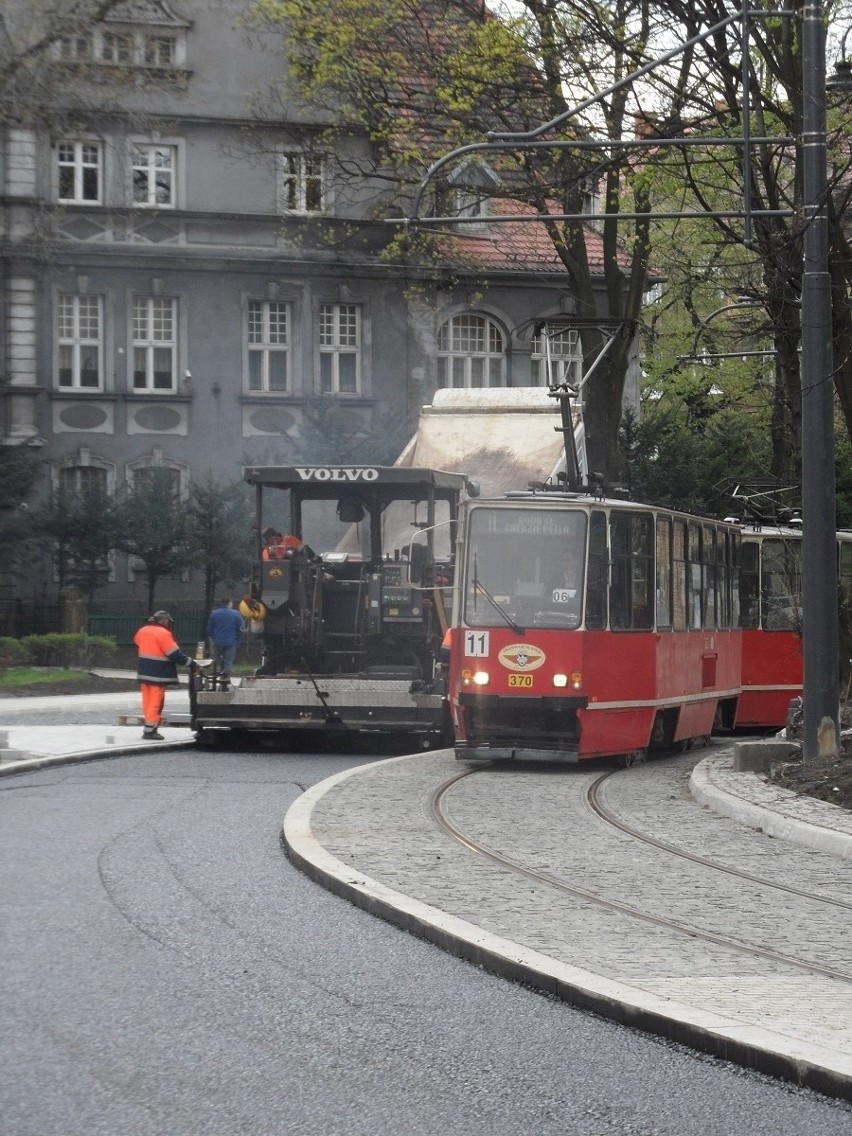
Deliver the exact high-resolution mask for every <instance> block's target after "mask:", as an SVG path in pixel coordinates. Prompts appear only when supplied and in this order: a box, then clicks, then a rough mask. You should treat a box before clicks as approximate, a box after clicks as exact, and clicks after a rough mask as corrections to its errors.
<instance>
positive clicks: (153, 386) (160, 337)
mask: <svg viewBox="0 0 852 1136" xmlns="http://www.w3.org/2000/svg"><path fill="white" fill-rule="evenodd" d="M167 305H168V309H167ZM167 332H168V333H169V334H166V333H167ZM140 333H143V334H140ZM131 339H132V346H131V356H130V389H131V390H132V391H133V392H141V393H144V394H175V393H176V392H177V375H178V301H177V298H176V297H174V296H134V297H133V301H132V310H131ZM158 351H159V352H169V353H170V360H171V361H170V382H169V385H168V386H163V385H161V384H160V385H158V381H157V374H158V372H157V352H158ZM140 363H141V364H143V365H142V366H140V365H139V364H140ZM139 374H143V375H144V381H143V382H138V381H137V375H139Z"/></svg>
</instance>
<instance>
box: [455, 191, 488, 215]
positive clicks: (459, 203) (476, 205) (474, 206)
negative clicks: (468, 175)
mask: <svg viewBox="0 0 852 1136" xmlns="http://www.w3.org/2000/svg"><path fill="white" fill-rule="evenodd" d="M451 204H452V213H453V216H455V217H470V218H471V220H473V221H484V220H485V219H486V218H487V217H489V216H490V214H491V197H490V196H489V195H488V194H487V193H486V192H485V190H482V189H477V188H476V187H475V186H464V185H460V186H456V187H455V188H454V189H453V191H452V203H451Z"/></svg>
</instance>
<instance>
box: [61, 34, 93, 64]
mask: <svg viewBox="0 0 852 1136" xmlns="http://www.w3.org/2000/svg"><path fill="white" fill-rule="evenodd" d="M94 47H95V45H94V37H93V36H92V35H91V34H89V33H88V32H81V33H79V34H77V35H67V36H60V37H59V39H57V40H55V41H54V43H53V55H54V57H55V58H56V59H59V60H61V61H62V62H63V63H82V62H87V63H88V62H91V60H92V59H93V58H94V55H95V51H94Z"/></svg>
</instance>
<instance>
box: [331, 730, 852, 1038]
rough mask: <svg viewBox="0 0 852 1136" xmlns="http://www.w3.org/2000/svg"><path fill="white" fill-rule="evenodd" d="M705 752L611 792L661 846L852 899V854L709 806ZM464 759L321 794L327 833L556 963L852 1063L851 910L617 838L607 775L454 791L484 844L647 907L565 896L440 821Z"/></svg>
mask: <svg viewBox="0 0 852 1136" xmlns="http://www.w3.org/2000/svg"><path fill="white" fill-rule="evenodd" d="M700 756H704V755H703V754H701V755H698V756H696V755H695V754H693V755H687V756H685V757H683V758H680V759H667V760H665V761H662V762H654V763H651V764H649V765H647V766H640V767H637V768H634V769H630V770H626V771H624V772H621V773H618V774H616V775H615V776H614V777H613V778H611V779H610V780H609V781H608V782H607V784H606V785H605V787H604V799H605V803H606V804H607V805H608V806H609V807H610V808H611V809H612V810H613V811H614V812H616V813H617V814H618V815H619V816H621V817H623V818H624V819H625V820H628V821H629V822H630V823H632V824H633V825H634V826H635V827H637V828H640V829H643V830H648V831H649V832H651V833H652V834H653V835H654V836H656V837H657V838H658V839H661V840H665V841H666V842H668V843H671V844H672V845H674V846H676V847H683V848H687V849H688V850H689V851H691V852H694V853H696V854H698V855H703V856H708V857H713V858H716V859H718V860H719V861H720V862H721V863H723V864H725V865H727V866H732V867H739V866H742V867H745V868H746V869H747V870H748V871H749V872H751V873H752V874H753V875H757V876H760V877H765V878H766V879H767V880H768V881H770V882H771V881H778V882H789V883H792V884H793V885H794V886H795V887H797V888H800V889H801V890H807V891H811V890H813V891H815V892H817V893H818V894H822V895H827V896H834V897H836V898H840V899H847V898H848V897H849V896H850V894H852V889H850V886H849V885H850V883H852V865H849V864H848V863H845V862H843V861H841V860H838V859H836V858H833V857H830V856H827V855H825V854H823V853H816V852H811V851H807V850H805V849H802V848H798V847H796V846H794V845H790V844H786V843H782V842H779V841H774V840H771V839H770V838H768V837H766V836H764V835H762V834H760V833H758V832H755V831H753V830H749V829H745V828H743V827H741V826H739V825H738V824H736V823H735V822H733V821H730V820H727V819H725V818H722V817H718V816H715V815H714V814H712V813H710V812H708V811H707V810H706V809H703V808H701V807H699V806H698V805H697V804H695V803H694V802H693V801H692V800H691V798H690V796H689V793H688V788H687V778H688V774H689V770H690V768H691V766H692V765H693V764H694V763H695V761H696V760H699V759H700ZM460 768H461V767H460V766H459V764H458V763H457V762H455V760H454V759H453V757H452V755H451V754H450V753H448V752H446V751H443V752H441V753H436V754H430V755H424V756H422V757H419V758H417V759H403V760H401V761H397V762H387V763H383V764H382V765H381V766H378V767H376V768H373V769H369V770H364V771H361V772H359V773H358V775H357V776H354V777H351V778H349V779H347V780H346V781H344V782H342V783H341V784H340V785H338V786H336V787H335V788H333V789H332V790H331V791H330V792H329V793H328V794H326V796H325V797H324V798H322V800H321V801H320V802H319V803H318V805H317V807H316V808H315V810H314V813H313V829H314V835H315V836H316V838H317V839H318V840H319V841H320V843H321V844H322V845H323V847H324V848H325V849H326V850H327V851H328V852H330V853H331V854H332V855H334V856H336V857H337V858H338V859H339V860H341V861H342V862H344V863H345V864H348V865H351V866H352V868H353V869H354V870H355V871H357V872H359V873H363V874H364V875H366V876H368V877H370V878H372V879H374V880H376V881H378V882H380V883H382V884H384V885H385V886H387V887H390V888H392V889H394V890H396V891H398V892H401V893H403V894H405V895H408V896H411V897H413V898H415V899H418V900H420V901H421V902H423V903H426V904H429V905H430V906H433V907H435V908H437V909H439V910H441V911H444V912H447V913H448V914H451V915H455V916H457V917H459V918H461V919H464V920H466V921H467V922H469V923H472V924H474V925H476V926H478V927H481V928H482V929H484V930H486V931H489V932H491V933H492V934H495V935H499V936H502V937H505V938H506V939H509V940H511V941H513V942H515V943H518V944H520V945H522V946H524V947H527V948H529V949H531V950H535V951H538V952H540V953H542V954H544V955H547V956H549V957H551V958H553V959H555V960H557V961H559V962H562V963H565V964H568V965H571V966H575V967H579V968H581V969H583V970H587V971H590V972H592V973H593V974H596V975H600V976H602V977H605V978H611V979H613V980H616V981H619V982H622V983H626V984H627V985H628V986H632V987H634V988H636V989H640V990H643V991H646V992H648V993H651V994H654V995H657V996H659V997H662V998H665V999H670V1000H672V1001H674V1002H678V1003H683V1004H686V1005H689V1006H693V1007H697V1008H700V1009H702V1010H705V1011H708V1012H712V1013H715V1014H721V1015H724V1016H727V1017H729V1018H732V1019H735V1020H738V1021H741V1022H742V1023H743V1024H745V1025H749V1026H752V1027H757V1028H762V1029H766V1030H770V1031H772V1032H773V1033H776V1034H779V1035H783V1036H785V1037H788V1038H793V1039H795V1040H796V1041H797V1042H808V1043H811V1044H813V1045H817V1046H822V1047H827V1048H828V1049H830V1050H833V1051H835V1052H837V1053H842V1054H846V1055H850V1056H852V1027H850V1024H849V1023H852V911H849V910H845V909H843V908H842V907H837V906H829V905H827V904H824V903H821V902H819V901H818V900H815V899H808V898H805V897H803V896H792V895H790V894H788V893H785V892H783V891H780V890H778V889H776V888H773V887H771V886H770V884H769V883H767V884H763V883H759V882H755V881H752V880H743V879H741V878H737V877H734V876H731V875H729V874H727V873H725V872H719V871H716V870H714V869H713V868H710V867H707V866H704V865H700V864H695V863H692V862H690V861H687V860H683V859H681V858H675V857H673V856H672V855H671V853H669V852H667V851H664V850H661V849H657V848H653V847H649V846H648V845H645V844H643V843H642V842H640V841H638V840H637V839H636V838H634V837H633V836H630V835H626V834H624V833H621V832H618V831H617V830H615V829H613V828H612V827H610V826H609V825H606V824H605V823H604V822H603V821H602V820H601V818H599V817H598V816H596V815H595V814H594V813H593V812H592V810H591V809H590V807H589V805H588V802H587V798H586V794H587V791H588V788H589V786H590V785H591V784H592V782H593V781H594V780H595V779H596V778H597V777H598V776H600V774H601V769H594V770H587V769H586V768H578V767H576V766H573V767H566V768H560V769H553V770H541V769H533V768H530V767H526V768H510V769H505V768H502V769H497V768H488V767H486V768H482V769H478V770H477V771H476V772H475V774H474V775H473V776H471V777H469V778H466V779H465V780H463V781H461V782H460V783H459V784H457V785H456V786H454V787H453V788H452V789H451V790H450V793H449V795H448V798H447V799H446V801H445V813H446V814H447V816H448V818H449V819H450V820H451V821H452V823H453V824H455V825H456V826H457V827H458V828H459V829H460V830H462V831H463V832H464V833H465V834H466V835H467V836H469V837H470V838H471V839H473V840H475V841H477V842H478V843H481V844H483V845H484V846H486V847H487V848H489V849H490V850H493V851H495V852H498V853H503V854H505V855H507V856H509V857H510V858H511V859H513V860H514V861H516V862H520V863H523V864H524V865H525V866H527V867H530V868H537V869H540V870H542V871H544V872H546V873H547V874H548V875H549V876H551V877H553V878H557V879H560V880H564V881H565V882H566V883H568V884H574V885H576V886H578V887H580V888H582V889H583V890H584V891H587V892H591V893H593V894H594V895H596V896H600V897H601V898H602V899H605V900H608V901H612V902H620V903H625V904H627V905H628V906H629V907H630V908H631V909H632V910H634V911H635V912H636V913H637V915H635V916H634V915H630V914H625V913H623V912H619V911H614V910H612V909H610V908H607V907H603V906H600V905H599V904H597V903H595V902H593V901H592V900H591V899H587V898H582V897H579V898H578V897H573V896H570V895H567V894H565V893H564V892H559V891H556V890H555V889H553V888H552V887H549V886H548V885H547V884H539V883H536V882H534V881H532V880H529V879H526V878H524V877H521V876H518V875H517V874H516V873H513V872H511V871H510V870H509V869H507V868H504V867H502V866H499V865H497V864H495V863H493V862H491V861H488V860H486V859H484V858H483V857H481V856H478V855H476V854H475V853H473V852H472V851H470V850H469V849H466V848H464V847H462V846H461V845H459V844H458V843H457V842H456V841H454V840H452V839H451V838H449V837H448V836H447V835H445V834H444V833H442V832H441V831H440V830H439V829H438V828H437V827H436V826H435V825H434V823H433V820H432V818H431V816H430V811H429V798H430V795H431V793H432V792H433V791H434V790H435V789H436V788H437V786H438V785H439V784H440V783H441V782H442V781H444V780H445V779H446V778H448V777H450V776H452V775H453V774H455V773H458V772H459V771H460ZM640 915H646V916H652V917H660V918H662V917H672V918H674V919H676V920H678V921H682V922H684V923H685V924H686V925H687V926H688V927H693V928H696V929H699V930H707V931H711V932H714V933H716V934H720V935H726V936H732V937H738V938H739V937H742V938H743V939H744V940H745V941H747V942H749V943H752V944H755V945H757V946H761V947H766V948H769V949H771V950H774V951H777V952H780V953H782V954H788V955H791V956H795V957H799V958H804V959H807V960H809V961H811V962H813V963H817V964H822V965H826V966H830V967H831V968H832V969H835V970H839V971H841V972H844V973H848V975H849V979H848V981H843V980H838V979H833V978H829V977H823V976H820V975H815V974H808V973H807V972H804V971H802V970H801V969H800V968H799V967H796V966H793V965H791V964H788V963H785V962H783V961H776V960H772V959H766V958H760V957H756V956H753V955H749V954H748V953H745V952H743V951H740V950H737V949H736V948H732V947H728V946H726V945H723V944H717V943H712V942H706V941H703V940H699V939H696V938H695V937H694V936H691V935H689V934H688V933H685V932H682V931H676V930H671V929H667V928H664V927H661V926H659V925H657V924H655V923H653V922H649V921H647V920H646V919H643V918H641V917H640Z"/></svg>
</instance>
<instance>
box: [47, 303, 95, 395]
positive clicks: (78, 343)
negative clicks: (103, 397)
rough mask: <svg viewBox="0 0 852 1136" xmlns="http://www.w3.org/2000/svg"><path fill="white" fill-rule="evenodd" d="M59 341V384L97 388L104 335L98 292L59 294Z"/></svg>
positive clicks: (68, 388)
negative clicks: (96, 293) (85, 294)
mask: <svg viewBox="0 0 852 1136" xmlns="http://www.w3.org/2000/svg"><path fill="white" fill-rule="evenodd" d="M58 344H59V352H58V363H59V371H58V376H57V379H58V385H59V387H60V388H62V389H63V390H66V389H67V390H100V389H101V387H102V385H103V336H102V330H101V300H100V297H99V296H59V298H58Z"/></svg>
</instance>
